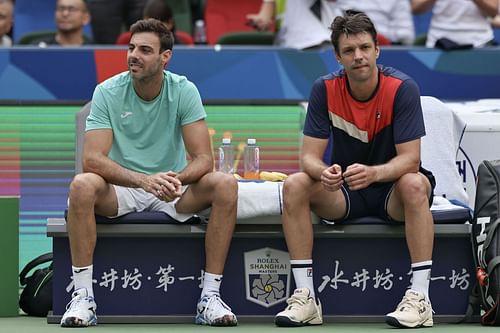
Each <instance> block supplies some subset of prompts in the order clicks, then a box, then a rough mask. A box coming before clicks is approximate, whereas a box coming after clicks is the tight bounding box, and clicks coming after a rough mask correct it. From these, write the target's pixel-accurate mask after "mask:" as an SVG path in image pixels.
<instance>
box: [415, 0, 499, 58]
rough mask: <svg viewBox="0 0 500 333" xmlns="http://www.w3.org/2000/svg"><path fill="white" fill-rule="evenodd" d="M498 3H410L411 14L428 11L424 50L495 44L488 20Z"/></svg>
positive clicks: (453, 0)
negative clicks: (429, 16)
mask: <svg viewBox="0 0 500 333" xmlns="http://www.w3.org/2000/svg"><path fill="white" fill-rule="evenodd" d="M498 6H499V0H469V1H464V0H461V1H457V0H412V12H413V14H422V13H424V12H426V11H428V10H430V9H431V8H432V18H431V23H430V27H429V31H428V32H427V41H426V44H425V45H426V46H427V47H439V48H442V49H460V48H468V47H484V46H490V45H495V44H496V42H495V40H494V36H493V29H492V27H491V24H490V19H489V18H491V17H494V16H496V15H497V14H498Z"/></svg>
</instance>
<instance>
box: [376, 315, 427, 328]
mask: <svg viewBox="0 0 500 333" xmlns="http://www.w3.org/2000/svg"><path fill="white" fill-rule="evenodd" d="M385 322H386V324H387V325H390V326H392V327H397V328H419V327H432V326H433V323H432V324H429V323H428V321H426V322H424V323H422V324H420V325H416V326H407V325H403V324H401V323H400V322H399V320H397V319H396V318H394V317H390V316H386V317H385Z"/></svg>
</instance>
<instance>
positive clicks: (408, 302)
mask: <svg viewBox="0 0 500 333" xmlns="http://www.w3.org/2000/svg"><path fill="white" fill-rule="evenodd" d="M420 302H422V301H420V299H418V298H416V296H413V295H410V296H407V295H405V296H403V299H402V300H401V302H400V303H399V304H398V309H401V308H403V309H404V311H410V309H411V308H417V309H419V308H420V307H421V304H420ZM423 302H425V303H427V302H426V301H425V300H424V301H423ZM426 305H427V304H426ZM429 306H430V305H429ZM431 311H432V312H433V313H434V311H433V310H432V308H431Z"/></svg>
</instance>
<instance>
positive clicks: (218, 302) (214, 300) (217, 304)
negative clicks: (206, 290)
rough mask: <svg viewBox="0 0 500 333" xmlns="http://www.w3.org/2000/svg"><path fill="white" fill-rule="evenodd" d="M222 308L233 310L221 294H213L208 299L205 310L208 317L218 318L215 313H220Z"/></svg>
mask: <svg viewBox="0 0 500 333" xmlns="http://www.w3.org/2000/svg"><path fill="white" fill-rule="evenodd" d="M212 306H213V307H212ZM221 308H223V309H225V310H228V311H229V312H231V308H230V307H229V306H228V305H227V304H226V303H224V301H223V300H222V299H221V298H220V297H219V296H212V297H210V298H209V299H208V301H207V305H205V312H206V316H207V318H208V319H210V320H212V319H217V318H218V317H217V316H216V315H215V314H219V313H220V312H221V311H220V310H221Z"/></svg>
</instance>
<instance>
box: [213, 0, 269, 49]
mask: <svg viewBox="0 0 500 333" xmlns="http://www.w3.org/2000/svg"><path fill="white" fill-rule="evenodd" d="M261 3H262V0H241V1H234V0H206V6H205V26H206V34H207V43H208V44H211V45H213V44H216V43H217V41H218V40H219V38H220V37H221V36H222V35H224V34H226V33H230V32H241V31H249V32H250V31H251V32H255V29H254V28H253V27H251V26H249V25H248V24H247V20H246V15H247V14H250V13H257V12H259V10H260V5H261Z"/></svg>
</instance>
